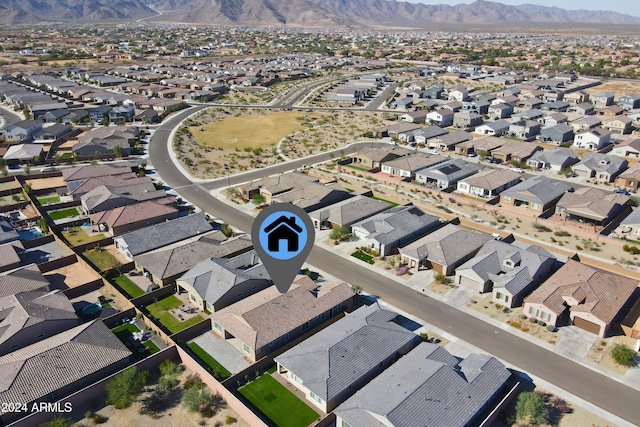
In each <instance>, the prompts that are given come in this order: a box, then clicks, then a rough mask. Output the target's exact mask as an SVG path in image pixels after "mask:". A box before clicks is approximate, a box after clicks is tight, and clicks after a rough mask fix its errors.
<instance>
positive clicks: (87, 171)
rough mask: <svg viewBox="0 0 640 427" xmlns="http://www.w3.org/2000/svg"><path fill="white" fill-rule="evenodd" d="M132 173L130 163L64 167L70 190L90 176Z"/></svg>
mask: <svg viewBox="0 0 640 427" xmlns="http://www.w3.org/2000/svg"><path fill="white" fill-rule="evenodd" d="M122 174H131V166H130V165H126V164H125V165H115V164H97V165H89V166H80V167H75V168H69V169H63V170H62V177H63V179H64V182H66V183H67V188H68V190H69V192H71V191H73V190H74V189H75V188H77V187H78V186H79V185H81V184H82V183H84V181H85V180H87V179H89V178H98V177H103V176H110V175H122Z"/></svg>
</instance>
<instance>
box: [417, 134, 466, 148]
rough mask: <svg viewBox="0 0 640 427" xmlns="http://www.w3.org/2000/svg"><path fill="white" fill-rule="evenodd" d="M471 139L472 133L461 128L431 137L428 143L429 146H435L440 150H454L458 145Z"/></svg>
mask: <svg viewBox="0 0 640 427" xmlns="http://www.w3.org/2000/svg"><path fill="white" fill-rule="evenodd" d="M471 139H472V136H471V134H470V133H468V132H465V131H463V130H460V131H455V132H451V133H447V134H444V135H441V136H436V137H435V138H431V139H430V140H428V141H427V142H426V144H427V147H429V148H435V149H438V150H440V151H454V150H455V149H456V145H458V144H460V143H462V142H465V141H469V140H471Z"/></svg>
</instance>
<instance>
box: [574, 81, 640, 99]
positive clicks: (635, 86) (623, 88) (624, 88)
mask: <svg viewBox="0 0 640 427" xmlns="http://www.w3.org/2000/svg"><path fill="white" fill-rule="evenodd" d="M605 91H609V92H611V93H613V94H614V95H615V96H616V99H617V98H618V97H619V96H622V95H628V94H630V93H640V82H638V81H610V82H605V83H603V84H601V85H599V86H595V87H592V88H589V89H587V90H586V92H588V93H589V94H590V95H594V94H596V93H600V92H605Z"/></svg>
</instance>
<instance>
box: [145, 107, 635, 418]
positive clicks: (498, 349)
mask: <svg viewBox="0 0 640 427" xmlns="http://www.w3.org/2000/svg"><path fill="white" fill-rule="evenodd" d="M196 108H204V107H196ZM193 111H194V108H192V109H190V110H187V111H183V112H181V113H179V114H178V115H176V116H174V117H173V118H171V119H169V120H168V121H166V122H165V123H163V124H162V125H160V126H159V128H158V130H157V131H156V133H155V134H154V136H153V138H152V140H151V143H150V147H149V155H150V157H151V161H152V163H153V165H154V167H155V168H156V170H157V171H158V173H159V174H160V176H161V178H162V179H163V180H164V182H165V183H166V184H167V185H169V186H170V187H172V188H174V189H175V190H176V191H177V192H178V193H179V194H180V196H181V197H183V198H184V199H186V200H189V201H190V202H191V203H193V204H195V205H196V206H198V207H199V208H201V209H202V210H204V211H206V212H208V213H209V214H211V215H213V216H215V217H217V218H220V219H221V220H223V221H225V222H227V223H229V224H231V225H233V226H235V227H237V228H239V229H241V230H250V229H251V224H252V221H253V217H251V216H249V215H247V214H244V213H242V212H239V211H238V210H236V209H234V208H233V207H232V206H229V205H227V204H225V203H223V202H220V201H218V200H216V199H215V198H214V197H213V196H211V195H210V194H209V193H208V191H207V188H208V187H209V184H205V185H199V184H194V183H192V182H191V181H190V180H189V179H188V178H186V177H185V176H184V175H182V173H181V172H180V170H179V169H178V168H177V167H176V166H175V165H174V164H173V162H172V160H171V157H170V156H169V152H168V147H167V138H168V136H169V133H170V130H171V129H172V128H173V127H174V126H176V125H177V124H178V123H179V122H180V120H182V119H183V118H184V117H186V116H187V115H189V114H190V113H192V112H193ZM303 161H304V162H305V163H309V162H310V160H308V159H305V160H303ZM301 162H302V161H301ZM294 165H295V164H291V163H289V164H288V165H287V166H288V168H292V167H295V166H294ZM283 167H284V166H283ZM264 174H265V170H264V169H261V170H258V171H256V175H255V176H256V177H257V176H260V175H264ZM218 181H220V180H218ZM245 181H247V175H242V176H241V177H240V178H237V177H231V182H232V185H234V184H235V183H239V182H245ZM219 185H220V184H219V182H218V183H217V184H216V185H214V187H217V186H219ZM307 261H308V263H309V264H311V265H313V266H315V267H318V268H320V269H322V270H325V271H327V272H330V273H331V274H332V275H334V276H335V277H338V278H340V279H341V280H344V281H345V282H348V283H351V284H353V285H359V286H361V287H362V288H363V289H364V290H365V291H366V292H368V293H370V294H372V295H376V296H378V297H380V298H382V299H383V300H385V301H387V302H389V303H390V304H393V305H394V306H396V307H398V308H399V309H401V310H404V311H406V312H408V313H411V314H414V315H416V316H418V317H419V318H421V319H424V320H425V321H427V322H429V323H432V324H433V325H435V326H437V327H439V328H441V329H443V330H445V331H448V332H449V333H451V334H452V335H454V336H456V337H459V338H460V339H462V340H464V341H467V342H469V343H471V344H473V345H475V346H477V347H479V348H481V349H483V350H485V351H487V352H488V353H491V354H493V355H495V356H496V357H499V358H501V359H503V360H505V361H506V362H508V363H510V364H513V365H514V366H517V367H518V368H519V369H522V370H523V371H526V372H528V373H530V374H532V375H535V376H538V377H540V378H543V379H544V380H546V381H548V382H550V383H552V384H555V385H556V386H559V387H561V388H563V389H565V390H567V391H568V392H570V393H572V394H574V395H576V396H579V397H580V398H582V399H584V400H586V401H588V402H591V403H593V404H594V405H596V406H599V407H600V408H602V409H604V410H606V411H609V412H611V413H613V414H616V415H617V416H619V417H621V418H623V419H625V420H627V421H629V422H632V423H634V424H636V425H640V412H639V411H638V409H637V407H636V406H637V405H638V402H639V401H640V399H639V396H640V394H639V393H638V392H637V391H636V390H634V389H632V388H630V387H627V386H625V385H624V384H621V383H619V382H617V381H615V380H613V379H611V378H609V377H607V376H605V375H601V374H598V373H596V372H594V371H592V370H591V369H588V368H585V367H583V366H581V365H579V364H577V363H575V362H572V361H571V360H569V359H567V358H565V357H562V356H559V355H557V354H555V353H552V352H550V351H548V350H546V349H544V348H541V347H539V346H537V345H535V344H533V343H531V342H529V341H526V340H524V339H522V338H519V337H517V336H515V335H512V334H510V333H508V332H505V331H502V330H496V329H495V328H494V327H493V326H492V325H491V324H488V323H485V322H482V321H479V320H478V319H477V318H475V317H473V316H470V315H468V314H466V313H464V312H462V311H459V310H457V309H456V308H454V307H451V306H449V305H447V304H444V303H442V302H440V301H437V300H434V299H431V298H429V297H427V296H425V295H423V294H420V293H418V292H416V291H414V290H412V289H411V288H408V287H406V286H402V285H400V284H398V283H396V282H393V281H389V279H387V278H385V277H384V276H382V275H379V274H377V273H376V272H375V271H373V270H370V269H369V268H367V267H365V266H364V265H363V266H360V265H358V264H355V263H353V262H352V261H350V260H346V259H344V258H342V257H341V256H338V255H336V254H334V253H331V252H329V251H327V250H325V249H322V248H320V247H317V246H316V247H314V249H313V250H312V252H311V254H310V255H309V257H308V259H307Z"/></svg>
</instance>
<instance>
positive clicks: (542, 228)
mask: <svg viewBox="0 0 640 427" xmlns="http://www.w3.org/2000/svg"><path fill="white" fill-rule="evenodd" d="M531 226H532V227H533V228H535V229H536V230H538V231H544V232H549V231H551V229H550V228H549V227H547V226H546V225H543V224H539V223H537V222H534V223H533V224H531Z"/></svg>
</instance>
